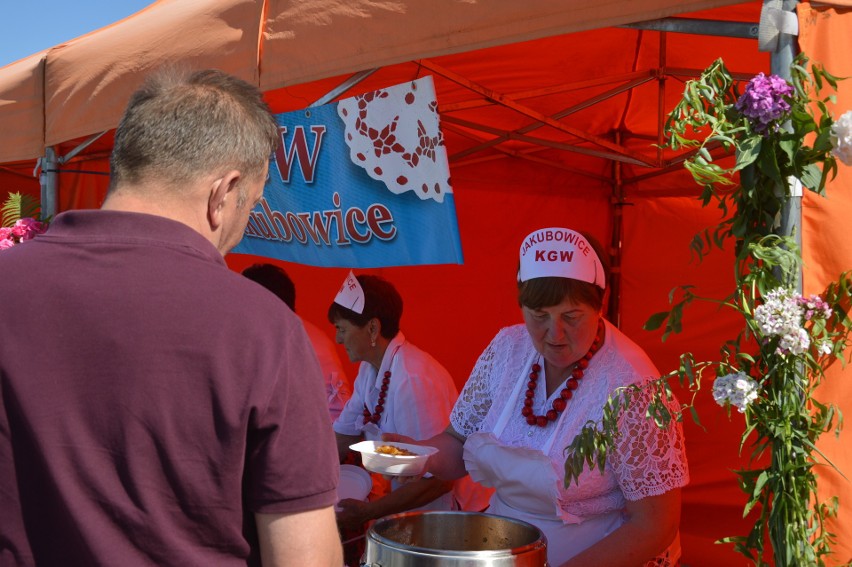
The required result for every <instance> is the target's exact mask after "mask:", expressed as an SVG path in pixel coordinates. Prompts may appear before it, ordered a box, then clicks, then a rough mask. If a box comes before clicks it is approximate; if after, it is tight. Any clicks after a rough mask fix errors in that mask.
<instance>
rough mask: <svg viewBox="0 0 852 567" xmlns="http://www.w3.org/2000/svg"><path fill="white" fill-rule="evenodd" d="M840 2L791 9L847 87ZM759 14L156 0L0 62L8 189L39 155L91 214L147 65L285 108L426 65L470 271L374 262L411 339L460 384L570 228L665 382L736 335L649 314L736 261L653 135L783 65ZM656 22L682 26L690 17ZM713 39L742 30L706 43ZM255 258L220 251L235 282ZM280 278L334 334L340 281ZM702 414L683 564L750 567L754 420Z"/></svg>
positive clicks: (842, 205) (849, 252) (466, 2)
mask: <svg viewBox="0 0 852 567" xmlns="http://www.w3.org/2000/svg"><path fill="white" fill-rule="evenodd" d="M847 3H848V2H847ZM839 4H841V2H835V3H833V5H828V4H820V5H819V6H817V5H812V4H808V3H804V4H800V5H799V7H798V22H799V30H800V31H799V45H800V47H801V49H802V50H804V51H805V52H807V53H808V54H809V55H810V56H811V58H812V59H813V60H815V61H819V62H821V63H824V64H825V65H826V67H827V68H828V69H829V70H830V71H831V72H832V73H834V74H835V75H841V76H852V61H849V60H848V58H846V56H845V54H848V53H850V52H852V50H850V47H852V46H850V45H849V42H850V39H849V37H850V34H849V33H848V29H849V27H850V25H852V24H850V22H852V16H850V15H849V12H848V9H846V8H843V7H842V6H840V5H839ZM761 5H762V3H761V2H747V3H735V2H731V1H724V0H716V1H698V0H694V1H691V2H678V1H674V0H641V1H640V0H636V1H633V2H617V1H613V0H603V2H596V3H588V2H579V1H576V0H571V1H568V2H566V1H564V0H529V1H527V2H517V1H515V0H494V1H491V2H487V3H486V2H476V1H475V0H440V1H433V0H417V1H415V0H410V1H407V2H402V1H395V0H387V1H380V2H376V1H366V0H356V1H350V2H333V1H330V0H288V1H285V0H278V1H275V0H267V1H266V2H262V1H252V0H203V1H202V0H200V1H195V2H181V1H180V0H160V1H159V2H156V3H155V4H153V5H151V6H150V7H149V8H147V9H145V10H143V11H141V12H139V13H138V14H136V15H134V16H131V17H130V18H127V19H125V20H123V21H121V22H118V23H116V24H114V25H112V26H109V27H107V28H104V29H101V30H98V31H96V32H93V33H91V34H89V35H87V36H83V37H81V38H78V39H75V40H73V41H71V42H69V43H67V44H64V45H61V46H57V47H55V48H53V49H50V50H47V51H45V52H42V53H39V54H36V55H33V56H31V57H29V58H27V59H23V60H21V61H18V62H16V63H13V64H12V65H10V66H7V67H5V68H2V69H0V124H2V125H3V129H2V132H3V133H2V135H0V193H4V192H8V191H17V190H23V191H26V192H30V193H32V194H34V195H38V194H39V192H40V188H39V183H38V180H37V179H35V178H33V177H32V174H33V171H34V170H35V169H36V166H37V162H36V160H38V159H40V158H47V159H42V160H41V161H40V162H38V163H39V164H40V171H41V172H42V174H43V175H44V174H45V173H47V174H49V175H46V177H47V178H48V183H46V186H47V187H48V188H50V187H53V186H54V185H52V184H53V183H55V187H56V202H55V205H56V210H58V211H62V210H67V209H72V208H88V207H97V206H99V204H100V202H101V200H102V199H103V197H104V194H105V191H106V183H107V177H106V175H105V174H106V172H107V171H108V163H107V157H108V152H109V148H110V146H111V139H112V138H111V136H112V134H111V129H113V128H114V127H115V125H116V124H117V122H118V119H119V117H120V114H121V111H122V110H123V108H124V105H125V103H126V101H127V98H128V97H129V95H130V93H131V92H132V91H133V90H134V89H135V88H136V86H137V85H138V83H139V82H140V81H141V79H142V78H143V77H144V75H145V73H146V72H147V71H150V70H152V69H154V68H157V67H159V66H161V65H162V64H164V63H174V62H179V63H180V64H183V65H186V66H189V67H192V68H203V67H216V68H220V69H224V70H226V71H228V72H231V73H234V74H236V75H238V76H240V77H242V78H244V79H246V80H248V81H250V82H253V83H255V84H258V85H260V87H261V88H262V89H263V90H264V92H265V93H266V97H267V100H268V101H269V103H270V105H271V106H272V108H273V110H274V111H276V112H283V111H287V110H294V109H299V108H304V107H306V106H308V105H310V104H311V103H314V102H316V101H319V100H324V99H325V98H326V95H327V94H328V93H329V92H333V93H335V94H337V95H341V96H349V95H352V94H356V93H359V92H364V91H368V90H372V89H375V88H378V87H385V86H388V85H392V84H397V83H401V82H406V81H410V80H412V79H414V78H416V77H419V76H423V75H426V74H429V75H432V76H433V77H434V79H435V84H436V90H437V94H438V102H439V105H440V113H441V119H442V125H443V129H444V133H445V139H446V145H447V148H448V153H449V155H450V168H451V174H452V182H453V188H454V192H455V196H456V207H457V215H458V219H459V227H460V231H461V240H462V245H463V249H464V256H465V263H464V265H460V266H456V265H451V266H417V267H405V268H388V269H384V270H380V272H381V273H382V274H383V275H384V276H385V277H387V278H389V279H390V280H391V281H393V282H394V283H395V285H396V286H397V287H398V289H399V290H400V292H401V293H402V295H403V297H404V299H405V301H406V308H405V314H404V317H403V322H402V323H403V330H404V331H405V333H406V335H407V336H408V337H409V338H410V339H411V340H412V341H413V342H414V343H415V344H418V345H419V346H421V347H422V348H424V349H425V350H427V351H428V352H430V353H432V354H433V355H434V356H435V357H436V358H438V360H440V361H441V362H442V363H444V365H445V366H446V367H447V368H448V370H450V372H451V374H452V375H453V376H454V377H455V379H456V381H457V383H458V384H459V386H461V385H463V383H464V381H465V380H466V378H467V375H468V373H469V371H470V369H471V368H472V366H473V364H474V362H475V360H476V358H477V356H478V355H479V353H480V352H481V351H482V349H483V348H484V347H485V346H486V345H487V343H488V341H489V340H490V339H491V337H492V336H493V335H494V334H495V333H496V331H497V330H498V329H499V328H500V327H502V326H505V325H509V324H513V323H515V322H518V321H519V320H520V314H519V311H518V308H517V303H516V301H515V297H514V275H515V274H514V273H515V269H516V265H517V256H516V253H517V247H518V244H519V243H520V241H521V239H522V238H523V236H524V235H526V234H527V233H529V232H530V231H532V230H533V229H535V228H539V227H542V226H559V225H564V226H569V227H572V228H575V229H578V230H586V231H589V232H590V233H592V234H594V235H596V236H597V237H598V238H599V239H600V240H601V241H602V242H604V243H606V244H608V245H609V247H610V253H611V255H612V257H613V259H614V261H615V274H614V278H613V285H612V288H611V289H612V290H613V292H614V296H615V297H614V299H615V301H614V306H613V308H612V310H611V311H610V318H611V319H612V320H613V321H614V322H616V323H617V324H618V325H619V326H620V327H621V328H622V330H624V331H625V332H626V333H627V334H628V335H629V336H631V337H632V338H633V339H634V340H636V341H637V342H638V343H639V344H640V345H641V346H642V347H643V348H645V349H646V350H647V352H648V353H649V354H650V355H651V357H652V359H653V360H654V361H655V362H656V364H657V366H658V367H659V368H660V370H661V371H664V372H665V371H668V370H670V369H672V368H673V367H674V366H675V365H676V363H677V359H678V356H679V354H680V353H682V352H686V351H691V352H693V353H694V354H695V356H696V358H698V359H702V358H703V359H712V358H713V357H714V356H715V355H717V353H718V347H719V346H720V345H721V344H722V343H723V342H724V341H725V340H727V339H728V338H731V337H733V336H734V335H735V334H736V332H737V331H738V327H737V324H738V323H737V320H736V319H735V318H734V317H732V316H730V315H729V314H727V313H725V312H720V311H717V310H715V309H713V308H710V307H702V306H695V307H694V308H692V309H691V310H690V311H688V312H687V313H686V317H685V321H684V328H685V331H684V333H683V334H680V335H676V336H673V337H671V338H670V339H669V340H668V341H667V342H665V343H662V342H661V341H660V337H659V334H656V333H648V332H645V331H643V330H642V324H643V323H644V321H645V320H646V319H647V318H648V316H649V315H650V314H652V313H654V312H656V311H661V310H664V309H666V307H667V296H668V292H669V290H670V289H671V288H673V287H675V286H677V285H681V284H695V285H696V286H698V289H699V290H700V292H701V293H702V294H703V295H706V296H712V297H723V296H725V295H727V294H728V293H729V291H730V287H731V285H732V283H733V271H732V254H731V252H730V251H727V252H717V253H714V254H712V255H710V256H709V257H707V258H705V259H704V261H703V262H701V263H697V262H696V261H695V260H694V259H692V258H690V253H689V243H690V241H691V239H692V236H693V235H694V234H695V233H697V232H698V231H699V230H701V229H702V228H704V227H707V226H711V225H713V224H715V223H716V222H718V220H719V218H718V214H717V212H716V211H715V210H705V209H702V208H701V207H700V204H699V203H698V201H697V199H696V196H697V194H698V188H697V187H696V186H695V185H694V183H693V182H692V180H691V179H690V178H689V177H688V176H687V175H686V174H685V173H684V172H683V171H682V166H681V162H680V161H679V159H678V158H677V156H674V155H672V154H670V153H668V152H663V151H661V150H658V149H657V148H656V147H655V144H658V143H660V141H661V140H660V137H659V132H660V126H661V123H662V122H663V121H664V119H665V114H666V112H667V111H668V110H670V109H671V108H672V107H673V106H674V104H675V102H676V101H677V99H678V98H679V96H680V94H681V92H682V86H683V82H684V81H685V80H687V79H689V78H691V77H695V76H697V74H698V73H699V72H700V70H701V69H703V68H704V67H706V66H707V65H708V64H709V63H711V62H712V61H713V60H714V59H716V58H717V57H723V58H724V59H725V62H726V64H727V65H728V67H729V68H730V69H731V70H732V71H734V72H735V73H737V74H738V75H739V76H741V77H742V78H748V77H750V76H752V75H753V74H756V73H757V72H760V71H764V72H768V71H769V70H770V57H769V55H768V54H766V53H760V52H759V51H758V49H757V42H756V40H755V36H756V30H757V22H758V20H759V19H760V10H761ZM670 16H677V17H678V18H689V22H692V23H693V24H696V25H697V27H698V28H699V29H698V30H697V31H698V32H699V33H690V34H684V33H673V32H669V31H653V30H652V29H651V27H654V26H650V25H645V24H638V22H644V21H648V20H658V19H660V18H667V17H670ZM658 23H660V22H658ZM723 23H726V24H723ZM662 24H673V25H674V27H675V28H677V27H678V25H677V24H683V21H681V20H663V21H662ZM711 24H712V25H711ZM658 28H659V29H666V26H665V25H662V26H658ZM710 29H713V30H722V31H723V32H725V33H727V32H730V35H728V36H719V35H704V34H702V33H700V32H701V31H702V30H703V31H708V30H710ZM743 36H746V37H743ZM842 42H846V45H845V46H844V45H843V43H842ZM353 74H356V75H355V77H356V79H358V80H359V82H357V84H354V83H355V82H356V81H355V80H350V79H352V77H353ZM347 81H349V82H348V83H347ZM341 85H342V86H341ZM346 87H348V88H346ZM842 88H846V89H847V90H845V91H843V90H842V91H841V92H840V95H839V97H838V104H837V110H838V112H837V114H839V113H840V112H843V111H844V110H846V109H848V108H852V95H850V90H849V88H848V87H845V86H844V87H842ZM102 133H103V135H101V134H102ZM81 144H85V145H81ZM55 171H58V173H54V172H55ZM850 184H852V174H851V173H850V172H849V171H846V170H842V169H841V172H840V175H839V176H838V178H837V179H836V180H835V181H834V183H832V185H831V186H830V187H829V190H828V194H829V197H828V199H822V198H813V197H811V196H810V195H806V196H805V199H804V202H803V206H802V216H803V225H802V226H803V231H802V232H803V236H802V238H803V243H804V255H805V262H806V268H805V272H804V287H805V291H806V292H807V293H816V292H819V291H821V290H822V289H824V287H825V285H826V284H827V283H828V282H829V281H831V280H832V279H834V278H836V277H837V275H838V274H839V273H840V272H841V271H843V270H844V269H848V268H849V267H850V266H852V244H849V242H848V239H847V238H846V234H845V232H844V229H845V226H846V224H845V222H844V220H845V219H844V217H846V216H848V214H849V213H850V211H852V192H850V191H849V190H850V189H852V187H850ZM48 195H50V193H48ZM258 260H259V259H258V258H255V257H247V256H240V255H231V256H229V257H228V263H229V265H230V266H231V267H232V268H234V269H241V268H243V267H245V266H246V265H247V264H249V263H253V262H255V261H258ZM285 267H286V269H287V271H288V272H289V273H290V274H291V276H292V277H293V279H294V281H295V282H296V285H297V288H298V290H299V297H298V305H297V308H298V311H299V313H300V314H301V315H303V316H304V317H306V318H307V319H309V320H312V321H314V322H316V323H318V324H320V325H322V324H323V322H324V321H325V310H326V308H327V307H328V304H329V303H330V301H331V299H332V298H333V297H334V294H335V292H336V290H337V288H338V286H339V284H340V282H341V281H342V280H343V277H344V275H345V272H346V270H341V269H330V268H325V269H323V268H310V267H305V266H297V265H286V266H285ZM327 328H328V329H329V333H330V332H331V329H330V326H329V327H327ZM831 372H832V374H833V375H832V376H830V380H829V381H828V384H827V385H826V386H825V387H824V388H823V389H822V399H823V400H827V401H833V402H834V403H837V404H839V405H840V406H841V408H842V407H843V406H844V400H845V399H846V398H848V396H847V395H846V394H847V392H848V386H845V385H844V384H843V381H842V376H841V375H840V370H839V369H832V371H831ZM354 374H355V371H354V369H352V372H351V375H352V376H354ZM697 408H698V412H699V414H700V416H701V420H702V424H703V428H702V427H698V426H696V425H695V424H693V423H692V422H691V421H689V420H688V418H687V423H686V424H685V427H686V432H687V451H688V457H689V460H690V469H691V476H692V481H691V484H690V485H689V487H687V489H685V491H684V508H683V520H682V538H683V546H684V563H685V564H688V565H691V566H693V567H698V566H708V567H709V566H718V565H745V564H746V561H745V560H744V559H743V558H741V557H740V556H739V555H736V554H734V553H733V552H732V551H731V549H730V546H720V545H715V544H714V543H713V542H714V541H715V540H717V539H719V538H721V537H724V536H730V535H741V534H744V533H746V531H747V530H748V528H749V523H748V522H747V521H743V520H742V518H741V515H742V504H743V502H744V497H743V496H742V495H741V494H740V492H739V489H738V487H737V486H736V483H735V478H734V475H733V473H731V472H730V469H734V468H739V467H742V466H744V465H745V464H746V462H745V459H744V458H742V457H740V456H739V455H738V442H739V434H740V432H741V430H742V423H741V419H740V418H739V416H738V415H734V416H732V417H731V418H728V416H727V415H726V414H725V413H724V411H722V410H720V408H718V407H717V406H715V403H714V402H713V401H712V399H711V398H710V396H709V394H708V393H707V392H702V395H701V396H699V399H698V400H697ZM842 439H843V437H841V440H840V441H835V440H833V439H826V440H824V441H823V444H822V445H823V446H822V447H821V449H822V450H823V451H825V452H826V453H827V454H828V455H829V457H830V458H832V460H833V462H834V463H835V464H837V465H838V466H839V467H840V469H841V470H843V471H845V472H847V473H848V471H850V470H852V457H850V456H848V455H846V454H844V452H843V451H842V448H841V444H840V443H841V442H842ZM818 474H819V475H820V487H821V488H820V489H821V491H822V493H823V496H827V495H834V494H840V497H841V515H840V518H839V520H838V522H837V523H836V525H835V526H834V531H835V532H836V533H837V534H838V536H839V537H838V544H837V545H836V546H835V549H836V551H837V555H836V559H837V560H838V562H839V561H840V560H847V559H848V558H849V557H850V556H852V537H850V536H852V490H850V486H849V484H848V482H847V481H846V480H844V479H843V478H842V477H841V476H839V475H837V474H836V473H833V472H832V471H831V470H829V469H828V468H827V467H825V468H820V469H819V471H818Z"/></svg>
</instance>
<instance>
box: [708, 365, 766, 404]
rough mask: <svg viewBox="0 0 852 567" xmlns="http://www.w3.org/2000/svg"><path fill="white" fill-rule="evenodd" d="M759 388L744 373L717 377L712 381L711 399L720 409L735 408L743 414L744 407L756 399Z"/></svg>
mask: <svg viewBox="0 0 852 567" xmlns="http://www.w3.org/2000/svg"><path fill="white" fill-rule="evenodd" d="M759 389H760V386H759V385H758V383H757V382H755V381H754V380H752V379H751V378H749V377H748V376H747V375H746V374H745V373H744V372H737V373H735V374H726V375H724V376H719V377H718V378H716V380H715V381H713V399H714V400H716V403H717V404H719V405H720V406H722V407H726V406H727V405H732V406H736V408H737V411H739V412H740V413H744V412H745V410H746V407H747V406H748V405H749V404H750V403H751V402H753V401H754V400H756V399H757V392H758V390H759Z"/></svg>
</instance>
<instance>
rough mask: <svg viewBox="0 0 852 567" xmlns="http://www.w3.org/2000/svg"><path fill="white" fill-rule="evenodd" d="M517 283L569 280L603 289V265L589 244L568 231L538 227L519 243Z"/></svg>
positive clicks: (580, 235)
mask: <svg viewBox="0 0 852 567" xmlns="http://www.w3.org/2000/svg"><path fill="white" fill-rule="evenodd" d="M520 253H521V268H520V270H519V271H518V281H521V282H525V281H527V280H531V279H533V278H545V277H557V278H571V279H574V280H580V281H583V282H588V283H592V284H595V285H596V286H598V287H599V288H601V289H606V281H605V276H604V270H603V265H602V264H601V260H600V258H598V255H597V253H596V252H595V249H594V248H592V245H591V244H589V241H588V240H586V238H585V237H584V236H583V235H582V234H580V233H579V232H576V231H574V230H571V229H570V228H540V229H538V230H536V231H535V232H532V233H530V234H529V235H527V237H526V238H524V242H523V244H521V251H520Z"/></svg>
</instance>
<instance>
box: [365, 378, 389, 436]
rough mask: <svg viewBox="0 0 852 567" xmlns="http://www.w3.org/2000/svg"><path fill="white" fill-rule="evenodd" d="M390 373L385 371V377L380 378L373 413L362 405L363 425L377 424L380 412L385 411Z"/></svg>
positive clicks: (380, 416) (380, 415)
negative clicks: (377, 397)
mask: <svg viewBox="0 0 852 567" xmlns="http://www.w3.org/2000/svg"><path fill="white" fill-rule="evenodd" d="M390 377H391V371H390V370H385V377H384V378H382V387H381V389H379V403H377V404H376V408H375V413H370V410H368V409H367V404H364V425H367V424H368V423H370V422H373V423H379V420H380V419H381V418H382V412H383V411H385V398H386V397H387V395H388V385H389V384H390Z"/></svg>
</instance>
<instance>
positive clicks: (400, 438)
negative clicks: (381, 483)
mask: <svg viewBox="0 0 852 567" xmlns="http://www.w3.org/2000/svg"><path fill="white" fill-rule="evenodd" d="M382 441H390V442H396V443H407V444H409V445H423V444H424V443H423V442H422V441H417V440H415V439H412V438H411V437H407V436H405V435H400V434H399V433H382ZM428 468H429V461H426V466H425V467H424V469H423V470H424V471H425V470H426V469H428ZM382 476H383V477H384V478H385V480H395V481H397V482H398V483H400V484H409V483H411V482H414V481H417V480H420V479H421V478H423V474H418V475H409V476H393V475H387V474H384V475H382Z"/></svg>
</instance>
